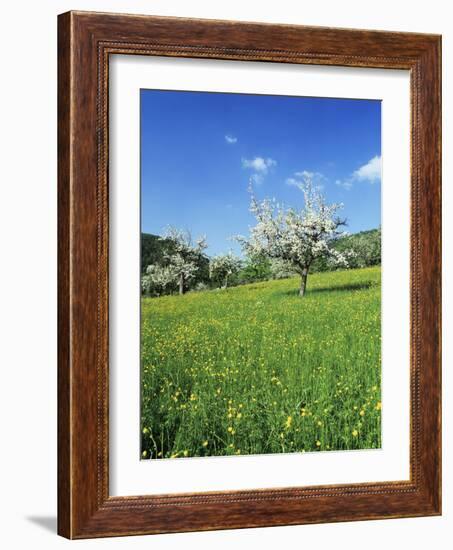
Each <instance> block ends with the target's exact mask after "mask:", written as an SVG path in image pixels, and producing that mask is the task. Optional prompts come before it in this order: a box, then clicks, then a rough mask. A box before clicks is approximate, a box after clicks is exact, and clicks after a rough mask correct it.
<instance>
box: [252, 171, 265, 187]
mask: <svg viewBox="0 0 453 550" xmlns="http://www.w3.org/2000/svg"><path fill="white" fill-rule="evenodd" d="M250 181H251V182H252V183H254V184H255V185H261V184H262V183H263V181H264V176H263V174H257V173H256V172H255V173H254V174H252V175H251V176H250Z"/></svg>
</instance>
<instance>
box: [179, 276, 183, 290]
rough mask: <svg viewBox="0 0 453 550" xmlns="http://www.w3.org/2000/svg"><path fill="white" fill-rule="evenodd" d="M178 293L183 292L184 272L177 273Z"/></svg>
mask: <svg viewBox="0 0 453 550" xmlns="http://www.w3.org/2000/svg"><path fill="white" fill-rule="evenodd" d="M179 294H184V273H181V274H180V275H179Z"/></svg>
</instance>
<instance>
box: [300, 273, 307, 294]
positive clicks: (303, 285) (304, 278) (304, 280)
mask: <svg viewBox="0 0 453 550" xmlns="http://www.w3.org/2000/svg"><path fill="white" fill-rule="evenodd" d="M307 277H308V267H304V269H303V270H302V275H301V280H300V289H299V296H304V295H305V290H306V288H307Z"/></svg>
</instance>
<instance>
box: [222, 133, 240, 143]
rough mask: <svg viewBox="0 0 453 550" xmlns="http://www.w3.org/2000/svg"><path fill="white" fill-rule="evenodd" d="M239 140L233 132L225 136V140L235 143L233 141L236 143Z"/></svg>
mask: <svg viewBox="0 0 453 550" xmlns="http://www.w3.org/2000/svg"><path fill="white" fill-rule="evenodd" d="M237 140H238V138H237V137H235V136H232V135H231V134H227V135H226V136H225V141H226V142H227V143H231V144H233V143H236V142H237Z"/></svg>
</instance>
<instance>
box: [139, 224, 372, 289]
mask: <svg viewBox="0 0 453 550" xmlns="http://www.w3.org/2000/svg"><path fill="white" fill-rule="evenodd" d="M141 237H142V242H141V251H142V254H141V275H142V290H143V294H145V295H148V296H161V295H164V294H175V293H179V292H181V291H182V293H183V292H187V291H189V290H208V289H214V288H227V287H232V286H238V285H243V284H249V283H254V282H259V281H268V280H272V279H286V278H288V277H292V276H295V275H296V273H295V271H294V269H293V268H292V266H291V265H290V264H289V263H288V262H285V261H284V260H278V259H269V258H268V257H267V256H266V255H264V254H261V255H260V254H257V255H250V256H245V257H244V258H243V259H240V258H238V257H237V256H234V255H233V254H232V253H231V252H230V253H228V254H225V255H220V256H215V257H213V258H211V259H210V258H209V257H208V256H207V255H206V254H204V249H199V250H197V251H196V252H195V253H194V255H193V256H192V262H193V263H194V265H195V266H196V269H195V270H193V271H192V273H191V274H190V276H189V277H188V278H187V279H185V280H183V282H182V285H183V288H182V289H181V277H180V276H179V277H178V276H177V274H176V273H175V272H174V270H172V269H173V268H171V267H170V264H171V258H172V257H173V258H174V257H175V254H176V251H177V246H176V243H175V240H174V235H173V238H171V237H170V236H168V235H166V236H164V237H160V236H158V235H150V234H148V233H142V236H141ZM331 246H332V248H334V249H335V250H337V251H338V252H346V251H349V252H350V251H352V254H349V259H348V266H347V267H348V268H360V267H369V266H375V265H380V264H381V230H380V228H377V229H371V230H368V231H361V232H359V233H353V234H351V235H344V236H341V237H339V238H338V239H337V240H335V241H333V242H332V243H331ZM150 266H153V267H152V268H151V271H153V270H154V272H155V274H154V276H150V273H149V267H150ZM334 269H338V267H337V266H334V265H332V264H331V263H330V262H328V261H327V259H326V258H325V257H321V258H318V259H316V260H314V261H313V263H312V266H311V269H310V271H311V272H319V271H332V270H334ZM147 271H148V273H147Z"/></svg>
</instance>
